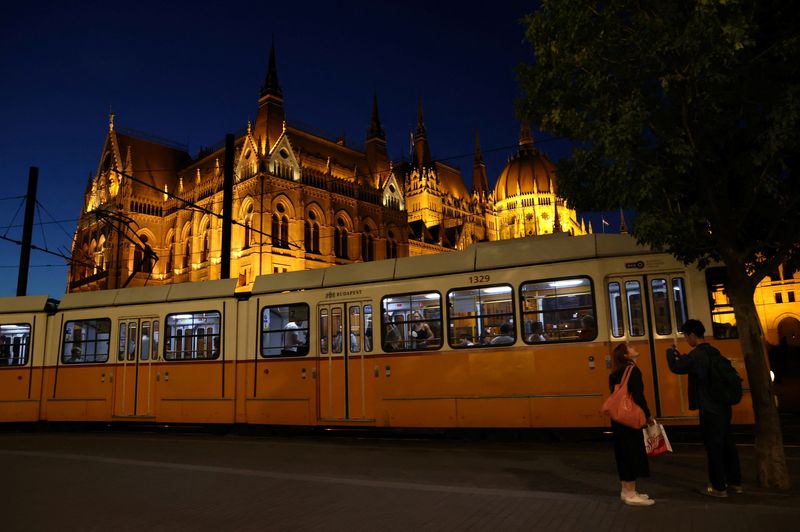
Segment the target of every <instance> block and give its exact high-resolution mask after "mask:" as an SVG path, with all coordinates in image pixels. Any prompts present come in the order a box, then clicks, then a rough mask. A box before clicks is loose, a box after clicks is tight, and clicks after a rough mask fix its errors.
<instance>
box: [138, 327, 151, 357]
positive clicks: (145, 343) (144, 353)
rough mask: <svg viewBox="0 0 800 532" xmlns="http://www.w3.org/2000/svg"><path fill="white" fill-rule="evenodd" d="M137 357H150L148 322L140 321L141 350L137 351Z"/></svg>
mask: <svg viewBox="0 0 800 532" xmlns="http://www.w3.org/2000/svg"><path fill="white" fill-rule="evenodd" d="M139 359H141V360H149V359H150V322H149V321H143V322H142V347H141V352H140V353H139Z"/></svg>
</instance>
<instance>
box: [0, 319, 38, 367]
mask: <svg viewBox="0 0 800 532" xmlns="http://www.w3.org/2000/svg"><path fill="white" fill-rule="evenodd" d="M30 345H31V326H30V325H29V324H27V323H17V324H13V323H12V324H3V325H0V367H2V366H24V365H25V364H27V363H28V348H29V346H30Z"/></svg>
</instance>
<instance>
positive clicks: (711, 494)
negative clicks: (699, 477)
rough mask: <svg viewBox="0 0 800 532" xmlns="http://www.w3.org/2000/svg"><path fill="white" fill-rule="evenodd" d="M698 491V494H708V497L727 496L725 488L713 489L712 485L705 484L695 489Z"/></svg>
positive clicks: (721, 497)
mask: <svg viewBox="0 0 800 532" xmlns="http://www.w3.org/2000/svg"><path fill="white" fill-rule="evenodd" d="M697 491H698V492H700V495H708V496H709V497H718V498H720V499H723V498H725V497H727V496H728V492H727V491H725V490H715V489H714V487H713V486H705V487H702V488H700V489H699V490H697Z"/></svg>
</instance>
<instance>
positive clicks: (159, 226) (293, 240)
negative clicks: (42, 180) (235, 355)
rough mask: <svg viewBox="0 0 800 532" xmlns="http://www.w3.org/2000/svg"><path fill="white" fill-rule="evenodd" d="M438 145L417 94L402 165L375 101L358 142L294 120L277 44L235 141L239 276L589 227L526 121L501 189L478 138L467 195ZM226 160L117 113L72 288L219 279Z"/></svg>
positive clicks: (88, 201) (248, 280) (81, 225)
mask: <svg viewBox="0 0 800 532" xmlns="http://www.w3.org/2000/svg"><path fill="white" fill-rule="evenodd" d="M430 153H431V152H430V147H429V145H428V138H427V132H426V129H425V124H424V120H423V114H422V104H421V103H420V106H419V111H418V120H417V130H416V133H415V135H414V150H413V156H412V158H411V160H410V161H401V162H397V163H395V164H393V163H392V162H391V161H390V159H389V157H388V154H387V149H386V139H385V135H384V132H383V128H382V127H381V122H380V118H379V114H378V104H377V99H375V100H374V101H373V108H372V117H371V120H370V125H369V129H368V133H367V138H366V143H365V146H364V147H363V149H355V148H353V147H350V146H348V145H347V144H346V142H345V141H344V140H338V141H334V140H329V139H327V138H324V137H323V136H320V135H317V134H315V133H313V132H311V131H308V128H303V127H296V126H294V125H293V124H292V122H291V120H289V121H287V119H286V117H285V113H284V107H283V92H282V90H281V87H280V84H279V83H278V75H277V68H276V62H275V55H274V50H273V51H272V52H271V54H270V61H269V68H268V71H267V76H266V79H265V81H264V84H263V86H262V87H261V92H260V97H259V100H258V112H257V115H256V119H255V123H253V124H249V123H248V125H247V130H246V132H244V133H242V134H240V135H238V136H237V137H236V139H235V157H234V194H233V222H234V225H233V229H232V235H231V241H232V244H231V248H232V249H231V275H232V276H238V279H239V285H240V286H241V287H242V288H243V289H246V288H247V287H249V286H250V285H251V284H252V282H253V280H254V278H255V277H256V276H258V275H263V274H269V273H276V272H284V271H294V270H303V269H310V268H322V267H328V266H331V265H335V264H347V263H351V262H356V261H372V260H380V259H384V258H391V257H403V256H413V255H422V254H427V253H438V252H443V251H448V250H453V249H463V248H465V247H466V246H468V245H470V244H472V243H474V242H477V241H484V240H497V239H507V238H518V237H522V236H529V235H537V234H547V233H552V232H559V231H561V232H566V233H570V234H585V233H586V232H587V230H586V228H585V226H584V224H583V223H582V222H579V221H578V220H577V218H576V213H575V211H574V210H573V209H571V208H570V207H569V206H568V205H566V203H565V202H564V201H563V200H562V199H561V198H559V197H558V196H557V191H556V187H555V175H554V169H553V165H552V163H550V161H549V160H547V158H546V157H545V156H544V155H543V154H541V153H540V152H539V151H538V150H536V149H535V148H534V146H533V139H532V137H531V135H530V130H529V128H528V127H527V126H523V128H522V133H521V134H520V142H519V150H518V152H517V153H516V154H514V155H513V156H512V157H511V158H510V159H509V162H508V164H507V165H506V167H505V168H504V169H503V171H502V172H501V173H500V177H499V179H498V181H497V185H496V186H495V188H494V190H491V189H490V188H489V183H488V179H487V173H486V166H485V165H484V163H483V159H482V156H481V151H480V143H479V141H478V140H477V138H476V145H475V159H474V165H473V172H472V183H473V184H472V190H471V191H469V190H468V189H467V187H466V185H465V184H464V180H463V178H462V176H461V174H460V172H459V170H458V169H456V168H454V167H452V166H449V165H447V164H444V163H442V162H440V161H434V160H432V158H431V154H430ZM224 157H225V153H224V147H223V146H218V147H216V148H212V149H205V150H202V151H201V152H200V153H199V154H198V155H197V156H195V157H192V156H190V155H189V154H188V153H187V152H186V150H185V148H182V147H180V146H176V145H171V144H170V143H167V142H164V141H161V140H154V139H148V138H146V137H145V136H143V135H141V134H135V133H131V132H128V131H123V130H119V128H117V127H115V125H114V117H113V115H112V117H111V119H110V121H109V128H108V135H107V137H106V141H105V145H104V147H103V151H102V155H101V159H100V165H99V167H98V171H97V173H96V175H95V176H93V177H90V179H89V183H88V185H87V189H86V194H85V198H84V205H83V209H82V211H81V216H80V219H79V222H78V227H77V230H76V233H75V237H74V240H73V248H72V257H73V265H72V267H71V268H70V272H69V291H71V292H75V291H86V290H99V289H108V288H119V287H123V286H142V285H144V284H148V285H153V284H166V283H180V282H192V281H201V280H210V279H218V278H219V277H220V274H221V267H220V262H221V242H222V220H221V213H222V199H223V196H222V186H223V173H224V168H223V164H224ZM588 232H591V227H590V228H589V229H588Z"/></svg>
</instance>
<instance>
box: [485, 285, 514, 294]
mask: <svg viewBox="0 0 800 532" xmlns="http://www.w3.org/2000/svg"><path fill="white" fill-rule="evenodd" d="M509 292H511V287H510V286H490V287H488V288H484V289H483V293H484V294H507V293H509Z"/></svg>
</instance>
